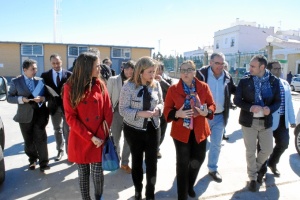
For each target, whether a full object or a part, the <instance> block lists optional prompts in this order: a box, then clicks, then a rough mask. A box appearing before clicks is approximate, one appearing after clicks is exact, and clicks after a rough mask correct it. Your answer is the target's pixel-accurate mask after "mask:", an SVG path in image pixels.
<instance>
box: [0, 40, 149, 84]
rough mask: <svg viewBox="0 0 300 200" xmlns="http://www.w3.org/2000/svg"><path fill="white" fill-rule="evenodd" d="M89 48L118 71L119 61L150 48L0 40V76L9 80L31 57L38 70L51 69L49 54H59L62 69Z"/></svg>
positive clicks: (135, 57) (143, 54) (146, 51)
mask: <svg viewBox="0 0 300 200" xmlns="http://www.w3.org/2000/svg"><path fill="white" fill-rule="evenodd" d="M89 48H96V49H98V50H99V51H100V54H101V60H103V59H104V58H106V57H108V58H110V59H111V61H112V68H113V69H114V70H115V71H116V73H117V74H119V73H120V67H121V64H122V62H126V61H128V60H130V59H132V60H135V61H137V60H138V59H139V58H140V57H142V56H151V55H152V50H153V49H154V48H153V47H136V46H113V45H96V44H64V43H35V42H3V41H0V75H1V76H4V77H6V78H7V79H8V81H10V79H11V78H13V77H16V76H18V75H20V74H22V63H23V61H24V60H25V59H28V58H31V59H34V60H36V61H37V63H38V64H37V65H38V72H37V76H40V75H41V73H42V72H44V71H47V70H49V69H51V65H50V55H51V54H53V53H57V54H59V55H60V56H61V58H62V62H63V68H64V69H69V68H71V67H72V65H73V62H74V60H75V59H76V58H77V57H78V55H79V54H80V53H82V52H85V51H87V50H88V49H89Z"/></svg>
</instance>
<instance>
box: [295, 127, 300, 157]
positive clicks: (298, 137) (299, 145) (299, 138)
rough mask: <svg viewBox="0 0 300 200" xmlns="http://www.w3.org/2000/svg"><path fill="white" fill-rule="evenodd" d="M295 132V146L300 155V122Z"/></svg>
mask: <svg viewBox="0 0 300 200" xmlns="http://www.w3.org/2000/svg"><path fill="white" fill-rule="evenodd" d="M294 133H295V147H296V150H297V152H298V154H299V155H300V124H298V125H297V127H296V128H295V130H294Z"/></svg>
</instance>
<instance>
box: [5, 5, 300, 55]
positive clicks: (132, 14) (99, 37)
mask: <svg viewBox="0 0 300 200" xmlns="http://www.w3.org/2000/svg"><path fill="white" fill-rule="evenodd" d="M59 5H60V9H59V11H58V14H59V17H58V20H57V21H58V23H57V28H56V33H57V37H56V38H57V39H56V41H57V42H62V43H72V44H97V45H116V46H118V45H120V46H139V47H153V48H154V52H158V51H160V52H161V53H162V54H163V55H176V54H177V55H179V54H182V53H183V52H185V51H192V50H196V49H197V48H198V47H200V48H203V47H204V46H209V45H213V37H214V32H216V31H218V30H222V29H225V28H229V27H230V26H231V25H232V23H234V22H235V21H236V19H237V18H239V20H241V21H247V22H256V23H257V24H260V26H261V27H270V26H273V27H275V31H276V30H277V29H278V28H279V27H280V28H281V30H291V29H292V30H300V12H299V8H300V2H299V1H298V0H284V1H283V0H227V1H223V0H212V1H207V0H206V1H203V0H151V1H149V0H131V1H130V0H60V4H59ZM0 41H14V42H54V1H53V0H0Z"/></svg>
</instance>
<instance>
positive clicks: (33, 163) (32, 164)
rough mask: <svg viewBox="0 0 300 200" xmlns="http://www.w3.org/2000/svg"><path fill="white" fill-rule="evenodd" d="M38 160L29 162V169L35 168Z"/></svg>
mask: <svg viewBox="0 0 300 200" xmlns="http://www.w3.org/2000/svg"><path fill="white" fill-rule="evenodd" d="M35 166H36V162H32V163H30V164H29V166H28V169H29V170H35Z"/></svg>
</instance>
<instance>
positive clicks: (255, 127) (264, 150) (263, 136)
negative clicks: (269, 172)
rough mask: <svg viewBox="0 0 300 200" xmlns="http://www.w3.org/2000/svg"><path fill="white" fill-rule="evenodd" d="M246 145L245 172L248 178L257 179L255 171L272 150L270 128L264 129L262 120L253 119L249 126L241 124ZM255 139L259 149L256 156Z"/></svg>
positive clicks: (271, 132)
mask: <svg viewBox="0 0 300 200" xmlns="http://www.w3.org/2000/svg"><path fill="white" fill-rule="evenodd" d="M242 130H243V138H244V143H245V147H246V160H247V173H248V177H249V179H250V180H255V181H256V180H257V172H258V171H259V169H260V168H261V166H262V164H263V163H264V162H265V161H266V160H267V159H268V157H269V156H270V154H271V153H272V151H273V131H272V128H271V127H270V128H268V129H265V127H264V120H261V119H253V122H252V126H251V127H245V126H242ZM257 140H258V142H259V144H260V148H261V150H260V151H259V153H258V154H257V156H256V149H257Z"/></svg>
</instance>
